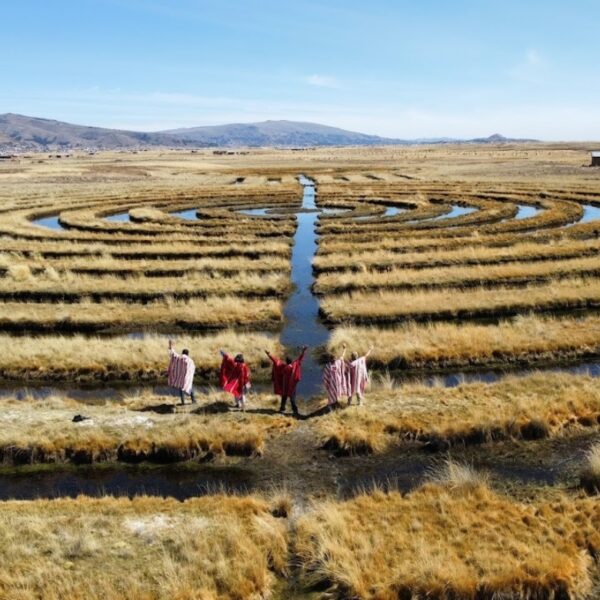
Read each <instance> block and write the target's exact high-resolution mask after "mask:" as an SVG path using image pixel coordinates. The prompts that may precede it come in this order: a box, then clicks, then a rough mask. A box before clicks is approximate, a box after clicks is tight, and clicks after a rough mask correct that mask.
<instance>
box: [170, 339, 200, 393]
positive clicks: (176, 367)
mask: <svg viewBox="0 0 600 600" xmlns="http://www.w3.org/2000/svg"><path fill="white" fill-rule="evenodd" d="M169 356H170V357H171V360H170V361H169V369H168V370H167V379H168V383H169V385H170V386H172V387H174V388H177V389H178V390H183V391H184V392H185V393H186V394H191V392H192V386H193V385H194V372H195V371H196V365H195V363H194V361H193V360H192V359H191V358H190V357H189V356H188V355H187V354H178V353H177V352H175V350H169Z"/></svg>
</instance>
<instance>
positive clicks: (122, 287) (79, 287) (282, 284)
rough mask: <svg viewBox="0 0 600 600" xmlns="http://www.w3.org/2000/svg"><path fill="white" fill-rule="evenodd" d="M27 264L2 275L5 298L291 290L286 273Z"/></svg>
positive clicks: (0, 286) (279, 292)
mask: <svg viewBox="0 0 600 600" xmlns="http://www.w3.org/2000/svg"><path fill="white" fill-rule="evenodd" d="M27 270H28V267H27V266H26V265H14V266H12V267H10V268H9V270H8V276H7V277H4V278H0V295H2V296H4V297H7V298H9V297H20V296H24V295H26V296H27V297H30V296H35V297H40V298H44V297H69V298H71V297H72V298H77V297H81V296H94V297H103V296H104V297H115V296H119V297H123V298H131V299H134V300H135V299H145V298H159V297H164V296H165V295H170V296H175V297H176V296H179V297H193V296H202V295H209V294H211V295H221V296H228V295H232V294H238V295H240V296H249V295H250V296H270V295H282V294H284V293H285V292H286V291H288V290H289V287H290V283H289V278H288V276H287V275H280V274H277V273H276V274H269V275H257V274H255V273H254V274H249V275H244V276H243V277H230V276H229V277H227V276H219V275H215V274H213V275H212V276H206V275H204V274H192V275H186V276H183V277H146V276H144V275H143V274H141V273H140V274H139V275H135V276H132V277H127V278H125V279H123V278H121V277H112V276H104V277H91V276H88V275H80V274H74V273H70V272H59V271H56V270H55V269H53V268H49V269H47V270H45V271H44V272H43V273H40V274H39V275H33V274H32V273H31V271H30V270H29V272H27Z"/></svg>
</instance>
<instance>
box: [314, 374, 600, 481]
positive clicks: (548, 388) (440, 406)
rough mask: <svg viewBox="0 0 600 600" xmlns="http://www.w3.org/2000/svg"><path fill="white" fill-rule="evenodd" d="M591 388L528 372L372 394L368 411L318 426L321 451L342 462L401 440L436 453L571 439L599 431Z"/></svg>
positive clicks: (599, 398) (587, 381)
mask: <svg viewBox="0 0 600 600" xmlns="http://www.w3.org/2000/svg"><path fill="white" fill-rule="evenodd" d="M597 388H598V386H597V384H596V382H595V381H594V380H593V379H592V378H589V377H583V376H576V375H565V374H533V375H530V376H526V377H512V378H511V377H507V378H505V379H503V380H501V381H500V382H498V383H495V384H483V383H471V384H463V385H460V386H458V387H455V388H451V389H445V388H443V387H427V386H424V385H406V386H402V387H400V386H398V387H397V388H395V389H391V390H385V389H375V390H373V391H372V392H371V393H370V394H369V395H368V400H367V403H368V408H367V407H357V406H354V407H348V408H346V409H344V410H340V411H337V412H336V413H335V414H334V415H332V416H331V417H330V418H328V419H321V420H319V423H318V425H317V429H318V431H319V432H320V435H321V437H322V440H323V446H324V447H325V448H327V449H328V450H332V451H334V452H335V453H336V454H339V455H342V456H344V455H352V454H370V453H373V452H376V453H377V452H384V451H385V450H386V449H387V448H388V447H389V446H390V445H391V444H401V443H406V442H411V443H412V442H417V443H421V444H425V445H426V446H429V447H431V448H433V449H440V448H448V447H450V446H452V445H455V444H483V443H486V442H493V441H499V440H505V439H540V438H545V437H554V436H560V435H575V434H577V432H578V431H580V430H581V429H582V428H589V427H591V428H594V430H596V431H598V427H599V426H600V391H599V390H598V389H597ZM590 456H591V459H590V464H589V466H588V467H586V468H588V469H589V470H590V471H593V470H594V464H595V463H594V457H595V454H594V453H593V452H592V454H591V455H590ZM596 460H597V459H596ZM596 468H597V466H596Z"/></svg>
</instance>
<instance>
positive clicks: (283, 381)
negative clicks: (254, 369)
mask: <svg viewBox="0 0 600 600" xmlns="http://www.w3.org/2000/svg"><path fill="white" fill-rule="evenodd" d="M307 348H308V346H304V347H303V348H302V352H300V356H299V357H298V358H297V359H296V360H292V359H291V358H290V357H289V356H287V357H286V359H285V361H283V360H280V359H279V358H275V357H274V356H273V355H272V354H271V353H270V352H269V351H268V350H265V352H266V353H267V356H268V357H269V358H270V359H271V362H272V363H273V371H272V375H271V377H272V379H273V391H274V392H275V394H277V395H278V396H281V405H280V407H279V412H280V413H284V412H285V407H286V405H287V400H288V398H289V399H290V403H291V405H292V411H293V412H294V415H295V416H298V414H299V413H298V406H297V404H296V387H297V386H298V382H299V381H300V379H301V378H302V359H303V358H304V354H305V353H306V349H307Z"/></svg>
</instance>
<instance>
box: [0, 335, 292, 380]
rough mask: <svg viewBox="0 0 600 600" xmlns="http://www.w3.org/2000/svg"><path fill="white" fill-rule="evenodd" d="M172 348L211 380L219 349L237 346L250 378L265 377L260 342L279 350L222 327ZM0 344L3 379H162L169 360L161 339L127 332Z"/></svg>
mask: <svg viewBox="0 0 600 600" xmlns="http://www.w3.org/2000/svg"><path fill="white" fill-rule="evenodd" d="M175 343H176V346H177V347H178V348H181V347H187V348H189V350H190V355H191V357H192V358H193V359H194V361H195V363H196V373H197V379H198V380H199V379H201V378H203V377H210V378H211V380H214V381H216V377H217V371H218V368H219V365H220V363H221V356H220V354H219V350H220V349H224V350H227V351H229V352H232V353H233V354H236V353H237V352H243V353H244V356H245V357H246V362H248V364H249V366H250V368H251V370H252V371H253V376H254V378H258V379H260V378H263V379H266V377H267V376H268V371H267V369H268V368H269V366H270V361H269V360H268V359H267V357H266V356H265V354H264V350H263V348H265V347H269V348H273V347H274V351H276V352H278V353H279V352H280V351H281V348H280V346H279V344H278V343H277V342H276V340H274V339H273V338H272V337H270V336H268V335H266V334H260V333H240V334H235V333H233V332H231V331H223V332H220V333H215V334H212V335H203V336H189V335H185V336H177V337H176V338H175ZM0 344H2V345H3V346H4V347H5V348H10V352H4V353H3V354H2V358H0V374H1V376H2V377H3V378H4V379H12V380H14V379H24V380H38V381H58V380H64V381H72V382H78V383H79V382H82V381H113V380H114V381H131V382H142V381H166V370H167V365H168V362H169V358H168V354H167V339H166V337H159V336H156V335H148V336H145V337H143V338H142V339H133V338H129V337H114V338H100V337H85V336H81V335H75V336H72V337H64V336H57V335H49V336H42V337H26V338H14V337H11V336H9V335H6V334H5V335H0Z"/></svg>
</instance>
